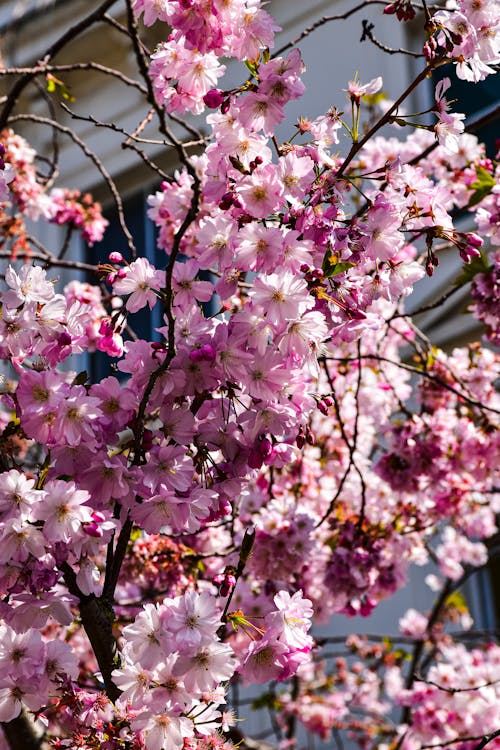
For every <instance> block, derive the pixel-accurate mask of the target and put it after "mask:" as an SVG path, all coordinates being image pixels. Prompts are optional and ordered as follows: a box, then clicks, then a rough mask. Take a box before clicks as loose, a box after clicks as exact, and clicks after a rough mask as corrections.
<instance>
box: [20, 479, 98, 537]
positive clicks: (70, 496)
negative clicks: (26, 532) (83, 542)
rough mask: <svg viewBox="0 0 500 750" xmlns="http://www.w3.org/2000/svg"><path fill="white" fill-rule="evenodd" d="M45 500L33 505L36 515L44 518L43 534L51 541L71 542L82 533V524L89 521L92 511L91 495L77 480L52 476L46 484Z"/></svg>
mask: <svg viewBox="0 0 500 750" xmlns="http://www.w3.org/2000/svg"><path fill="white" fill-rule="evenodd" d="M44 493H45V494H44V498H43V502H39V503H37V505H36V507H34V508H33V517H34V518H35V519H36V520H38V521H44V525H43V534H44V536H45V538H46V539H47V540H48V541H50V542H66V543H69V542H72V541H74V539H75V536H77V535H78V534H79V533H83V531H82V524H83V523H90V522H91V520H92V511H91V509H90V508H89V507H88V505H85V503H87V501H88V500H89V499H90V495H89V493H88V492H86V491H85V490H77V489H76V486H75V484H74V482H64V481H62V480H60V479H53V480H51V481H49V482H47V484H46V485H45V488H44Z"/></svg>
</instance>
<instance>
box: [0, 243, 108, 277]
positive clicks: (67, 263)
mask: <svg viewBox="0 0 500 750" xmlns="http://www.w3.org/2000/svg"><path fill="white" fill-rule="evenodd" d="M28 241H29V242H31V241H32V240H31V238H29V237H28ZM18 257H19V258H26V259H27V260H40V261H43V263H44V264H45V265H46V266H47V267H52V266H56V267H58V268H72V269H74V270H75V271H90V272H91V273H96V272H97V266H93V265H91V264H90V263H81V262H80V261H77V260H62V259H59V258H56V257H54V256H53V255H43V254H42V253H33V252H26V253H22V252H20V253H18ZM0 258H9V259H12V253H11V252H10V251H8V250H0Z"/></svg>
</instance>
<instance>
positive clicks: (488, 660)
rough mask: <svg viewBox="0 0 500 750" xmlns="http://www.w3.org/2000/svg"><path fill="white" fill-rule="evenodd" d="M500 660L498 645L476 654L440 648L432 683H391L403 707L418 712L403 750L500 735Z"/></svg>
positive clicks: (460, 648)
mask: <svg viewBox="0 0 500 750" xmlns="http://www.w3.org/2000/svg"><path fill="white" fill-rule="evenodd" d="M499 660H500V649H499V647H498V645H496V644H494V643H491V644H488V645H486V646H485V647H484V648H481V649H479V648H474V649H472V650H470V651H469V650H467V649H466V648H465V646H464V645H463V644H453V645H450V646H443V647H441V648H440V653H439V656H438V658H437V660H436V663H435V664H434V665H433V666H432V667H431V668H430V670H429V672H428V675H427V678H426V680H425V681H419V680H417V681H416V682H415V684H414V685H413V687H412V688H411V689H410V690H405V689H404V687H403V686H402V685H401V684H399V685H398V678H397V676H395V678H396V679H391V687H390V691H389V694H390V696H391V697H395V695H396V693H395V691H397V692H398V697H397V702H398V703H400V704H402V705H407V706H411V707H412V708H413V710H412V723H411V727H409V728H408V731H407V732H406V733H405V735H404V739H403V742H402V747H405V748H408V749H410V748H412V750H413V748H420V747H422V745H428V744H435V743H443V744H445V745H446V744H447V743H449V742H450V741H451V742H454V743H456V742H457V740H459V739H460V738H464V741H466V740H468V739H469V738H472V739H474V738H476V737H481V736H482V735H483V734H486V735H488V734H490V733H491V732H494V731H495V730H496V729H497V728H498V721H499V706H500V701H499V695H500V692H499V691H500V681H499V680H498V669H499ZM459 746H462V745H459ZM464 746H465V747H466V746H467V745H466V744H464Z"/></svg>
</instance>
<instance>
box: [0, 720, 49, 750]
mask: <svg viewBox="0 0 500 750" xmlns="http://www.w3.org/2000/svg"><path fill="white" fill-rule="evenodd" d="M2 729H3V732H4V734H5V739H6V740H7V743H8V745H9V747H10V748H11V750H46V749H48V745H47V743H46V742H45V739H44V738H45V732H44V731H43V730H41V728H40V726H39V725H37V724H35V722H34V721H33V720H32V719H31V717H30V716H29V715H28V714H27V713H25V711H21V713H20V714H19V716H17V717H16V718H15V719H12V721H8V722H2Z"/></svg>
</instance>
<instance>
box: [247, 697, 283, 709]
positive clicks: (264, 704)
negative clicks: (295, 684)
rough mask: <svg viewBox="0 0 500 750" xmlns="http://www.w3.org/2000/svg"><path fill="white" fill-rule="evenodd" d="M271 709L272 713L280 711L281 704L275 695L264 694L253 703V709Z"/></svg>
mask: <svg viewBox="0 0 500 750" xmlns="http://www.w3.org/2000/svg"><path fill="white" fill-rule="evenodd" d="M259 708H270V709H271V710H272V711H279V709H280V708H281V703H280V701H279V700H278V698H277V696H276V695H275V694H274V693H263V694H262V695H259V697H258V698H255V700H254V701H252V709H254V710H257V709H259Z"/></svg>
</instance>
